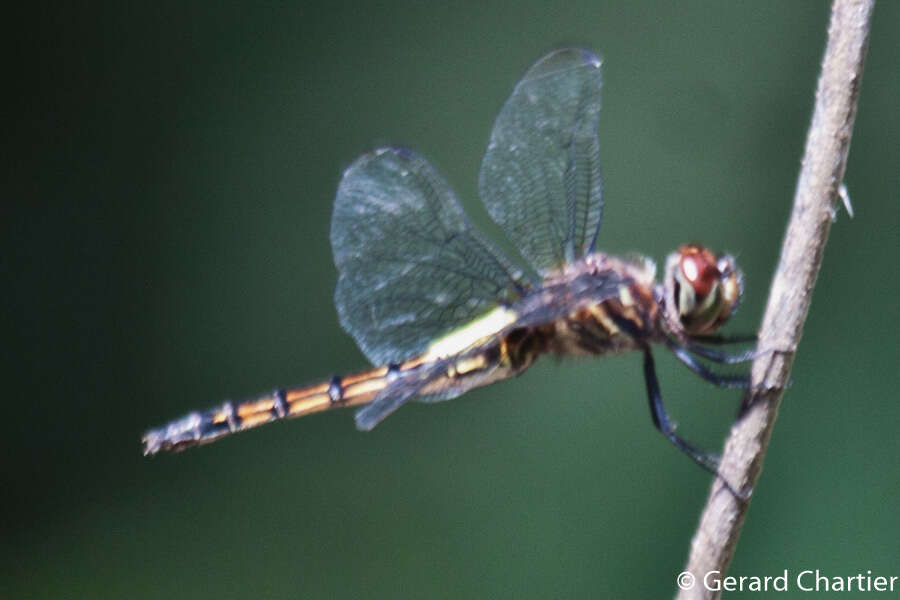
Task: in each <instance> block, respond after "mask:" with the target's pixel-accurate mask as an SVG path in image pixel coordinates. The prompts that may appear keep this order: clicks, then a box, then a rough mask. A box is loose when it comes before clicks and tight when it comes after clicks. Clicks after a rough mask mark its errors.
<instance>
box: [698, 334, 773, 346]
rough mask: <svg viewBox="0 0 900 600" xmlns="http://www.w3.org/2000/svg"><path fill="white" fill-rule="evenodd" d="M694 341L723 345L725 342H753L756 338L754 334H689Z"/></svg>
mask: <svg viewBox="0 0 900 600" xmlns="http://www.w3.org/2000/svg"><path fill="white" fill-rule="evenodd" d="M691 337H692V338H693V340H694V341H695V342H701V343H703V344H716V345H720V346H722V345H725V344H747V343H749V342H755V341H756V340H757V337H756V335H718V334H711V335H694V336H691Z"/></svg>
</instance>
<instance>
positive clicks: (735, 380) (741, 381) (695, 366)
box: [666, 340, 750, 389]
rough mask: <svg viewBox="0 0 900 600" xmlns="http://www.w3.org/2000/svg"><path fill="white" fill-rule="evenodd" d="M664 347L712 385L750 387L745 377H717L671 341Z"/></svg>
mask: <svg viewBox="0 0 900 600" xmlns="http://www.w3.org/2000/svg"><path fill="white" fill-rule="evenodd" d="M666 346H668V347H669V349H670V350H671V351H672V352H674V353H675V356H676V358H678V360H680V361H681V362H683V363H684V364H685V366H687V368H689V369H690V370H691V371H693V372H694V373H696V374H697V375H699V376H700V377H702V378H703V379H705V380H706V381H708V382H710V383H711V384H713V385H717V386H719V387H729V388H744V389H746V388H748V387H750V378H749V377H747V376H745V375H719V374H718V373H714V372H712V371H710V370H709V369H708V368H706V367H705V366H704V365H702V364H701V363H699V362H697V359H695V358H694V357H693V356H691V355H690V353H689V352H688V350H687V349H685V348H683V347H682V346H679V345H678V344H677V343H675V342H673V341H672V340H666ZM698 354H699V353H698Z"/></svg>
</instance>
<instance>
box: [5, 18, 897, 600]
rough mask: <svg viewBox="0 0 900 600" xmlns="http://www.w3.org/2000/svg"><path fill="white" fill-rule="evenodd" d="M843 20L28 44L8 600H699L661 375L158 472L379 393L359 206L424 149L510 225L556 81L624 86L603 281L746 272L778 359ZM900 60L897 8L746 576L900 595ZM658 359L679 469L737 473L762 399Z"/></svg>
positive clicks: (742, 560) (495, 401)
mask: <svg viewBox="0 0 900 600" xmlns="http://www.w3.org/2000/svg"><path fill="white" fill-rule="evenodd" d="M827 20H828V5H827V3H826V2H804V3H783V2H765V3H741V4H740V5H738V4H737V3H728V4H727V5H725V4H724V3H722V4H720V3H713V2H702V3H693V2H688V3H685V2H682V3H669V2H658V3H639V4H638V3H626V2H620V3H607V2H597V1H593V2H568V3H545V2H537V1H528V0H527V1H525V2H518V3H506V2H500V3H495V2H477V3H468V4H463V3H460V4H452V3H418V2H408V3H390V4H380V5H375V4H371V5H364V4H362V3H341V2H321V3H318V4H315V3H305V4H295V5H290V6H281V5H277V4H266V5H236V4H224V3H207V4H201V3H193V4H185V3H181V2H169V3H154V4H152V5H151V4H150V3H143V4H125V3H110V4H109V5H107V6H103V5H101V4H99V3H94V4H92V5H90V7H88V8H74V7H61V6H59V7H52V8H46V7H45V8H42V9H33V10H32V11H31V12H30V13H29V14H27V15H25V14H22V15H20V16H16V18H11V19H10V20H9V21H8V25H11V26H12V27H14V28H16V30H17V31H15V32H11V33H10V34H8V35H9V36H11V37H8V39H7V42H12V44H13V46H12V47H13V51H12V52H11V53H10V54H8V56H9V57H10V58H11V59H12V62H13V63H14V64H13V65H10V67H9V69H8V71H7V73H8V75H7V82H8V83H7V90H8V91H7V93H6V97H5V100H6V102H7V103H9V107H8V110H7V111H6V116H7V119H6V122H7V126H6V127H7V130H8V134H7V140H8V142H9V148H8V150H7V152H6V157H7V158H6V163H7V165H8V176H7V177H6V178H4V179H5V185H4V187H5V193H4V194H3V195H4V197H5V202H4V203H3V205H4V207H3V209H2V214H3V219H2V227H3V232H4V234H3V236H2V239H3V249H2V259H0V260H2V263H3V265H4V269H3V270H4V273H5V281H6V285H5V286H4V293H3V302H4V304H5V305H4V306H3V307H2V315H3V317H2V320H0V322H2V333H3V340H4V344H3V346H4V348H5V352H4V355H5V356H4V360H3V368H4V371H5V372H4V377H3V382H4V388H5V394H4V396H5V402H4V415H3V419H2V421H3V425H2V428H3V432H2V435H3V439H4V440H5V446H6V448H7V451H6V452H5V456H4V458H3V459H2V461H3V473H4V476H3V480H4V484H5V486H4V487H5V490H6V491H5V492H4V493H3V494H2V495H0V515H2V517H0V519H2V523H3V526H2V531H0V540H2V541H0V552H2V556H0V560H2V564H3V565H4V566H3V568H2V575H0V596H2V597H5V598H24V597H29V598H33V597H45V598H58V597H82V598H101V597H109V598H121V597H131V598H143V597H146V598H160V597H165V596H175V595H178V596H187V597H197V598H207V597H208V598H246V597H291V598H307V597H310V598H311V597H322V598H338V597H347V598H360V597H371V598H392V597H420V598H421V597H425V598H430V597H445V598H459V597H508V598H512V597H515V598H548V597H579V596H581V597H596V596H597V595H599V594H604V595H609V596H611V597H617V598H659V597H670V596H671V595H672V594H673V593H674V590H675V585H674V579H675V575H676V574H677V573H678V572H679V571H680V570H681V567H682V565H683V563H684V560H685V557H686V555H687V551H688V546H689V542H690V539H691V534H692V532H693V531H694V528H695V525H696V522H697V518H698V515H699V511H700V509H701V507H702V506H703V503H704V500H705V497H706V493H707V490H708V488H709V484H710V477H709V476H708V475H707V474H706V473H704V472H703V471H702V470H700V469H699V468H698V467H697V466H696V465H694V464H693V463H692V462H691V461H690V460H688V459H687V458H686V457H684V456H683V455H681V454H679V453H678V452H677V451H675V450H674V449H673V448H672V447H671V446H670V445H669V444H668V442H666V441H665V440H664V439H663V437H662V436H660V435H659V434H658V433H657V432H656V431H655V430H654V429H653V427H652V426H651V423H650V417H649V414H648V410H647V406H646V399H645V394H644V387H643V386H644V384H643V381H642V377H641V367H640V357H639V356H637V355H635V356H624V357H619V358H616V359H610V360H596V361H594V360H585V361H564V362H559V363H557V362H556V361H554V360H544V361H542V363H541V364H539V365H538V366H536V367H535V368H533V369H532V370H531V371H530V372H528V373H526V374H525V375H524V376H522V377H521V378H518V379H516V380H514V381H509V382H505V383H503V384H500V385H497V386H493V387H489V388H485V389H481V390H477V391H475V392H472V393H470V394H468V395H466V396H464V397H463V398H460V399H458V400H455V401H453V402H448V403H444V404H439V405H433V406H424V405H412V406H409V407H406V408H404V409H402V410H401V411H399V412H398V413H397V414H396V415H394V416H393V417H391V418H390V419H389V420H388V421H386V422H385V423H384V424H383V425H381V426H380V427H378V428H377V429H376V430H375V431H373V432H372V433H369V434H362V433H358V432H357V431H356V430H355V429H354V426H353V419H352V414H351V412H350V411H343V412H334V413H331V414H326V415H317V416H313V417H309V418H307V419H302V420H299V421H293V422H289V423H284V424H277V425H272V426H269V427H266V428H263V429H260V430H256V431H254V432H252V433H247V434H244V435H240V436H236V437H234V438H232V439H228V440H226V441H222V442H220V443H217V444H214V445H212V446H208V447H205V448H201V449H198V450H193V451H190V452H187V453H184V454H180V455H174V456H163V457H160V458H157V459H153V460H149V459H145V458H143V457H142V456H141V453H140V436H141V433H142V432H143V430H144V429H145V428H146V427H148V426H155V425H159V424H161V423H163V422H165V421H166V420H169V419H171V418H174V417H178V416H181V415H182V414H184V413H185V412H187V411H189V410H191V409H195V408H207V407H209V406H211V405H214V404H216V403H218V402H220V401H221V400H222V399H224V398H229V397H230V398H243V397H246V396H250V395H253V394H256V393H258V392H264V391H267V390H270V389H272V388H273V387H274V386H276V385H288V384H296V383H305V382H312V381H315V380H316V379H318V378H320V377H324V376H328V375H330V374H332V373H335V372H339V373H340V372H349V371H352V370H356V369H360V368H363V367H365V366H366V362H365V359H364V358H363V356H362V355H361V354H360V352H359V351H358V350H357V348H356V346H355V345H354V343H353V340H352V339H351V338H350V337H349V336H347V335H346V334H345V333H344V332H343V331H342V330H341V328H340V326H339V325H338V322H337V317H336V315H335V310H334V307H333V304H332V291H333V287H334V284H335V279H336V277H335V272H334V267H333V265H332V262H331V251H330V246H329V241H328V230H329V218H330V211H331V203H332V199H333V197H334V192H335V189H336V186H337V183H338V180H339V177H340V174H341V171H342V169H343V168H345V167H346V166H347V165H349V163H350V162H351V161H352V160H353V159H354V158H355V157H356V156H358V155H359V154H361V153H363V152H365V151H366V150H369V149H371V148H373V147H374V146H376V145H378V144H381V143H386V142H391V143H401V144H405V145H409V146H411V147H413V148H415V149H417V150H418V151H420V152H421V153H423V154H424V155H426V156H427V157H429V158H430V159H431V160H432V161H433V163H434V164H435V165H436V166H437V167H438V168H439V169H440V170H441V172H442V173H443V174H444V175H445V177H446V178H447V179H448V180H449V181H450V182H451V184H452V185H453V186H454V188H455V189H456V191H457V192H458V194H459V195H460V197H461V198H462V199H463V201H464V203H465V204H466V206H467V209H468V210H469V212H470V214H472V215H473V218H474V219H475V220H476V221H477V222H478V223H481V224H484V223H485V219H486V217H485V212H484V210H483V208H482V207H481V206H480V204H479V202H478V198H477V193H476V181H477V179H476V177H477V171H478V166H479V163H480V160H481V157H482V153H483V151H484V148H485V145H486V142H487V138H488V135H489V131H490V127H491V124H492V122H493V118H494V116H495V115H496V114H497V112H498V110H499V108H500V106H501V105H502V103H503V101H504V100H505V99H506V97H507V95H508V94H509V93H510V91H511V90H512V87H513V85H514V84H515V83H516V81H518V79H519V78H520V77H521V75H522V74H523V73H524V71H525V70H526V69H527V68H528V66H529V65H530V64H531V63H532V62H534V61H535V60H536V59H537V58H539V57H540V56H542V55H543V54H544V53H546V52H547V51H549V50H551V49H553V48H556V47H560V46H566V45H584V46H588V47H591V48H594V49H595V50H596V51H598V52H599V53H601V54H602V56H603V57H604V74H605V88H604V110H603V113H602V116H601V126H600V127H601V131H600V135H601V144H602V150H603V165H604V175H605V181H606V201H607V209H606V217H605V224H604V227H603V230H602V232H601V243H600V245H601V247H602V248H604V249H606V250H609V251H613V252H628V251H632V250H635V251H641V252H644V253H647V254H649V255H651V256H653V257H655V258H656V259H657V260H659V261H661V260H662V259H663V257H664V256H665V254H666V253H667V252H668V251H669V250H670V249H671V248H673V247H675V246H676V245H677V244H679V243H681V242H683V241H687V240H697V241H702V242H704V243H705V244H708V245H710V246H712V247H714V248H721V249H727V250H730V251H731V252H733V253H735V254H736V255H737V256H738V258H739V261H740V263H741V265H742V266H743V269H744V271H745V275H746V283H747V286H746V296H745V303H744V305H743V308H742V310H741V312H740V313H739V314H738V315H737V316H736V318H735V319H734V322H733V324H732V326H731V327H730V330H731V331H733V332H734V331H738V332H740V331H752V330H754V329H755V328H756V326H757V324H758V323H759V320H760V318H761V315H762V309H763V306H764V303H765V299H766V294H767V288H768V283H769V281H770V278H771V275H772V272H773V268H774V265H775V261H776V257H777V253H778V250H779V245H780V242H781V237H782V234H783V231H784V227H785V223H786V219H787V215H788V212H789V206H790V202H791V199H792V194H793V189H794V182H795V178H796V174H797V168H798V166H799V159H800V155H801V151H802V146H803V141H804V136H805V133H806V129H807V124H808V118H809V114H810V110H811V105H812V94H813V89H814V86H815V80H816V76H817V72H818V64H819V60H820V57H821V54H822V50H823V47H824V41H825V31H826V25H827ZM898 25H900V5H898V4H897V3H892V2H884V3H882V4H881V5H879V6H878V7H876V11H875V23H874V30H873V32H872V38H871V47H870V51H869V58H868V63H867V70H866V73H865V76H864V78H863V86H862V96H861V104H860V108H859V116H858V118H857V121H856V131H855V135H854V138H853V145H852V151H851V155H850V165H849V168H848V171H847V177H846V182H847V185H848V188H849V190H850V194H851V197H852V198H853V201H854V205H855V209H856V218H854V219H852V220H850V219H848V218H847V217H846V214H844V213H843V212H842V213H841V214H840V215H839V218H838V221H837V223H836V225H835V226H834V227H833V229H832V233H831V239H830V241H829V245H828V248H827V251H826V253H825V259H824V265H823V269H822V272H821V274H820V277H819V282H818V287H817V288H816V291H815V298H814V300H813V303H812V309H811V312H810V315H809V320H808V323H807V327H806V330H805V334H804V339H803V342H802V344H801V346H800V350H799V353H798V355H797V360H796V363H795V368H794V372H793V387H792V388H791V389H790V390H789V391H788V393H787V394H786V395H785V398H784V403H783V405H782V409H781V413H780V416H779V420H778V423H777V426H776V428H775V433H774V438H773V440H772V444H771V447H770V451H769V455H768V457H767V461H766V465H765V471H764V473H763V477H762V479H761V481H760V483H759V486H758V487H757V490H756V493H755V496H754V499H753V503H752V505H751V507H750V511H749V514H748V520H747V523H746V527H745V528H744V532H743V536H742V538H741V541H740V545H739V547H738V550H737V554H736V557H735V559H734V562H733V564H732V569H731V574H734V575H758V576H762V575H779V574H781V573H782V571H783V570H784V569H789V570H791V571H792V572H796V571H799V570H801V569H820V570H822V571H823V572H824V573H827V574H829V575H855V574H856V573H859V572H862V573H865V572H866V570H872V572H873V574H876V575H877V574H880V575H900V541H898V531H900V514H898V511H897V498H898V495H900V482H898V470H897V459H898V456H900V436H898V435H897V431H898V424H900V403H898V402H897V390H898V389H900V374H898V373H900V369H898V368H897V361H898V358H900V356H898V355H900V347H898V335H900V325H898V310H897V297H898V294H900V275H898V269H897V259H898V247H900V217H898V210H897V196H898V189H900V169H898V166H900V149H898V148H900V115H898V100H897V99H898V97H900V77H898V74H900V69H898V66H897V57H898V55H900V37H898V33H900V28H898ZM657 357H658V358H657V361H658V363H659V365H658V366H659V371H660V373H659V375H660V378H661V382H662V386H663V392H664V395H665V397H666V398H667V401H668V406H669V409H670V411H671V412H672V413H673V416H674V417H675V418H676V420H677V421H678V422H679V423H681V428H680V432H681V433H682V434H683V435H684V436H685V437H688V438H689V439H693V440H696V441H698V442H701V443H702V444H703V445H705V446H707V447H709V448H713V449H716V448H719V447H720V445H721V442H722V439H723V437H724V435H725V433H726V432H727V430H728V426H729V423H730V420H731V418H732V417H733V415H734V411H735V408H736V406H737V404H738V400H739V397H740V394H739V393H738V392H735V391H722V390H719V389H715V388H713V387H711V386H709V385H708V384H705V383H704V382H702V381H700V380H699V379H698V378H696V377H694V376H692V375H691V374H690V373H689V372H688V371H687V370H686V369H684V368H683V367H682V366H681V365H679V364H678V363H677V362H676V361H675V360H674V359H672V358H671V357H670V356H667V355H666V353H665V352H657ZM794 594H795V595H798V596H799V595H802V594H801V593H800V592H797V591H794ZM744 595H746V596H748V597H749V596H750V595H751V594H744ZM791 595H792V594H784V596H785V597H790V596H791ZM739 596H740V594H735V597H739ZM852 596H853V594H849V595H846V596H845V597H852ZM804 597H806V596H804Z"/></svg>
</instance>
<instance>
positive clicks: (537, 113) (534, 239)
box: [143, 48, 754, 474]
mask: <svg viewBox="0 0 900 600" xmlns="http://www.w3.org/2000/svg"><path fill="white" fill-rule="evenodd" d="M601 83H602V78H601V61H600V59H599V58H598V57H597V56H596V55H595V54H594V53H592V52H591V51H589V50H584V49H577V48H573V49H563V50H557V51H554V52H552V53H550V54H548V55H547V56H545V57H543V58H542V59H540V60H539V61H538V62H537V63H535V64H534V65H533V66H532V67H531V68H530V69H529V70H528V71H527V72H526V73H525V75H524V77H523V78H522V80H521V81H520V82H519V83H518V84H517V85H516V86H515V88H514V90H513V92H512V95H511V96H510V97H509V99H508V100H507V101H506V103H505V104H504V106H503V108H502V109H501V111H500V113H499V115H498V117H497V119H496V121H495V123H494V127H493V130H492V132H491V136H490V141H489V143H488V147H487V152H486V154H485V156H484V159H483V162H482V164H481V170H480V174H479V179H478V189H479V194H480V196H481V200H482V202H483V204H484V206H485V208H486V209H487V212H488V213H489V215H490V217H491V218H492V219H493V221H494V222H496V223H497V225H499V226H500V229H501V230H502V231H503V232H504V233H505V235H506V236H508V237H509V240H510V241H511V242H512V246H514V248H515V249H516V250H517V252H518V254H519V256H518V257H515V258H511V257H510V255H509V254H508V253H507V252H504V251H503V250H501V248H500V247H499V246H498V245H496V244H495V243H494V242H492V241H491V240H490V239H489V238H488V237H487V236H485V235H484V234H483V233H481V232H480V231H479V230H478V229H476V228H475V227H474V226H473V224H472V223H471V222H470V220H469V218H468V217H467V215H466V213H465V212H464V211H463V208H462V206H461V205H460V203H459V201H458V200H457V198H456V196H455V195H454V193H453V191H452V190H451V188H450V186H449V185H448V184H447V182H446V181H445V180H444V179H443V178H442V177H441V175H440V174H438V172H437V170H436V169H435V168H434V167H432V166H431V164H430V163H429V162H428V161H427V160H426V159H425V158H423V157H421V156H420V155H418V154H416V153H415V152H413V151H412V150H409V149H407V148H402V147H383V148H379V149H377V150H375V151H373V152H371V153H368V154H365V155H363V156H362V157H360V158H359V159H357V160H356V161H355V162H354V163H353V164H352V165H351V166H350V167H349V168H348V169H347V170H346V171H345V172H344V174H343V177H342V179H341V182H340V184H339V186H338V190H337V196H336V199H335V202H334V213H333V217H332V222H331V245H332V249H333V253H334V262H335V265H336V266H337V270H338V273H339V277H338V283H337V288H336V290H335V294H334V299H335V305H336V307H337V313H338V317H339V320H340V323H341V325H342V326H343V328H344V329H345V330H346V331H347V332H349V333H350V335H351V336H353V338H354V339H355V340H356V342H357V344H358V345H359V347H360V349H361V350H362V352H363V353H364V354H365V356H366V357H367V358H368V359H369V360H370V361H371V363H372V364H373V365H375V366H374V368H371V369H368V370H365V371H362V372H358V373H353V374H349V375H343V376H337V375H336V376H333V377H331V378H330V379H327V380H325V381H322V382H319V383H316V384H314V385H307V386H302V387H295V388H279V389H276V390H275V391H273V392H271V393H269V394H265V395H263V396H261V397H257V398H254V399H251V400H249V401H245V402H240V403H234V402H225V403H224V404H222V405H220V406H217V407H215V408H213V409H211V410H207V411H203V412H192V413H190V414H188V415H187V416H185V417H183V418H181V419H178V420H175V421H173V422H171V423H169V424H168V425H165V426H163V427H160V428H157V429H152V430H150V431H148V432H147V433H146V434H145V435H144V438H143V444H144V454H145V455H153V454H157V453H160V452H163V451H173V450H183V449H185V448H189V447H192V446H198V445H201V444H206V443H208V442H212V441H214V440H217V439H219V438H221V437H224V436H227V435H230V434H233V433H236V432H239V431H245V430H248V429H253V428H255V427H257V426H260V425H263V424H265V423H270V422H272V421H277V420H280V419H286V418H291V417H300V416H304V415H308V414H311V413H318V412H322V411H328V410H332V409H338V408H344V407H349V406H359V407H361V408H360V409H359V410H358V411H357V412H356V415H355V420H356V425H357V427H358V428H359V429H361V430H370V429H372V428H373V427H375V426H376V425H377V424H378V423H380V422H381V421H382V420H383V419H385V418H386V417H387V416H388V415H390V414H391V413H393V412H394V411H396V410H397V409H398V408H400V407H401V406H402V405H404V404H405V403H407V402H409V401H411V400H418V401H423V402H436V401H441V400H447V399H450V398H454V397H457V396H459V395H460V394H463V393H465V392H467V391H469V390H471V389H473V388H477V387H481V386H485V385H488V384H491V383H494V382H498V381H500V380H503V379H507V378H509V377H512V376H516V375H519V374H521V373H522V372H524V371H525V370H526V369H528V367H530V366H531V365H532V364H533V363H534V362H535V360H536V359H537V358H538V357H540V356H542V355H545V354H550V355H554V354H555V355H564V356H571V355H575V356H577V355H582V356H585V355H586V356H607V355H614V354H619V353H623V352H631V351H637V352H641V353H642V354H643V374H644V379H645V382H646V388H647V397H648V399H649V405H650V412H651V416H652V420H653V424H654V425H655V426H656V428H657V429H658V430H659V431H661V432H662V433H663V435H665V437H666V438H667V439H668V440H669V441H671V442H672V444H674V445H675V446H676V447H677V448H678V449H679V450H681V451H682V452H684V453H685V454H687V455H688V456H689V457H690V458H691V459H693V460H694V461H695V462H696V463H697V464H699V465H700V466H701V467H703V468H704V469H706V470H708V471H710V472H712V473H713V474H717V473H718V459H717V456H716V455H715V454H712V453H709V452H706V451H704V450H702V449H700V448H699V447H698V446H696V445H694V444H692V443H690V442H688V441H686V440H685V439H683V438H682V437H680V436H679V435H678V434H676V432H675V428H674V424H673V423H672V421H671V420H670V418H669V417H668V415H667V412H666V410H665V407H664V405H663V400H662V395H661V392H660V385H659V382H658V380H657V376H656V369H655V366H654V360H653V354H652V352H651V347H653V346H658V345H662V346H665V347H666V348H667V349H668V350H670V351H671V352H672V353H674V355H675V357H677V358H678V360H680V361H681V362H682V363H684V364H685V365H686V366H687V367H688V368H689V369H691V370H692V371H693V372H695V373H696V374H698V375H699V376H700V377H702V378H703V379H705V380H706V381H708V382H711V383H712V384H715V385H717V386H720V387H746V386H747V385H748V379H747V377H745V376H736V375H729V374H720V373H717V372H716V371H715V370H714V369H713V368H711V367H709V366H708V365H707V364H706V362H707V361H708V362H712V363H719V364H730V363H737V362H743V361H747V360H750V358H752V355H753V352H752V351H750V352H746V351H745V352H743V353H738V354H728V353H726V352H723V351H722V350H721V347H722V345H724V344H733V343H742V342H748V341H751V340H752V339H754V338H753V337H752V336H735V337H726V336H723V335H721V334H720V333H719V330H720V328H721V327H722V326H723V325H724V323H725V322H726V321H727V320H728V318H729V317H730V316H731V315H732V314H733V313H734V312H735V310H736V309H737V307H738V305H739V303H740V299H741V295H742V292H743V283H742V280H743V278H742V275H741V272H740V270H738V268H737V266H736V264H735V261H734V259H733V257H732V256H730V255H728V254H715V253H713V252H712V251H711V250H709V249H707V248H705V247H703V246H700V245H698V244H685V245H682V246H681V247H680V248H678V250H677V251H675V252H673V253H672V254H670V255H669V256H668V258H667V260H666V262H665V267H664V274H663V277H662V281H661V282H657V279H656V265H655V263H654V262H653V261H652V260H650V259H649V258H645V257H630V258H618V257H615V256H611V255H608V254H605V253H603V252H600V251H598V250H597V249H596V245H597V238H598V233H599V230H600V224H601V222H602V220H603V219H602V217H603V180H602V177H601V172H600V149H599V141H598V135H597V129H598V123H599V113H600V90H601ZM701 359H705V361H704V360H701Z"/></svg>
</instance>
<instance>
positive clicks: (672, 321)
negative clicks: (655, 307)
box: [663, 244, 743, 336]
mask: <svg viewBox="0 0 900 600" xmlns="http://www.w3.org/2000/svg"><path fill="white" fill-rule="evenodd" d="M663 287H664V294H665V296H664V298H665V301H664V313H665V319H666V325H667V326H668V327H669V329H670V330H671V331H672V333H674V334H676V335H687V336H694V335H705V334H710V333H713V332H715V331H716V330H718V329H719V328H720V327H721V326H722V325H723V324H724V323H725V321H727V320H728V317H730V316H731V315H732V314H733V313H734V312H735V310H736V309H737V307H738V304H739V303H740V300H741V293H742V292H743V277H742V275H741V272H740V271H739V270H738V268H737V266H736V265H735V263H734V258H732V257H731V256H730V255H728V254H722V255H719V256H716V255H715V254H713V253H712V252H711V251H710V250H708V249H707V248H704V247H703V246H699V245H697V244H686V245H684V246H681V247H680V248H679V249H678V251H677V252H673V253H672V254H670V255H669V257H668V258H667V259H666V270H665V279H664V282H663Z"/></svg>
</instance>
